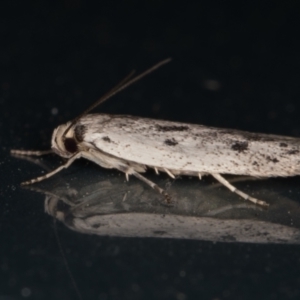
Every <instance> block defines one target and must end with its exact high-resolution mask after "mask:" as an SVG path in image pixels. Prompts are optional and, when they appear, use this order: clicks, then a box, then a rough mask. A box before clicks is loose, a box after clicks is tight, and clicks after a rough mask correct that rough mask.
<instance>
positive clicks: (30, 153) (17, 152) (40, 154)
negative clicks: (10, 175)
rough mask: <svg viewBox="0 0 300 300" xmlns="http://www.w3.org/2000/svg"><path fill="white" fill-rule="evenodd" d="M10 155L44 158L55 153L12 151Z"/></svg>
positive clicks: (49, 151)
mask: <svg viewBox="0 0 300 300" xmlns="http://www.w3.org/2000/svg"><path fill="white" fill-rule="evenodd" d="M10 153H11V154H13V155H26V156H42V155H46V154H51V153H53V151H52V150H44V151H31V150H10Z"/></svg>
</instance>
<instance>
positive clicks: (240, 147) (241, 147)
mask: <svg viewBox="0 0 300 300" xmlns="http://www.w3.org/2000/svg"><path fill="white" fill-rule="evenodd" d="M231 149H232V150H234V151H237V152H243V151H246V150H248V142H235V143H234V144H232V145H231Z"/></svg>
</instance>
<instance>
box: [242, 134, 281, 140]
mask: <svg viewBox="0 0 300 300" xmlns="http://www.w3.org/2000/svg"><path fill="white" fill-rule="evenodd" d="M240 135H241V136H243V137H244V138H246V139H248V140H249V141H263V142H275V141H276V139H274V138H273V137H272V136H268V135H266V134H259V133H252V132H244V133H242V132H240Z"/></svg>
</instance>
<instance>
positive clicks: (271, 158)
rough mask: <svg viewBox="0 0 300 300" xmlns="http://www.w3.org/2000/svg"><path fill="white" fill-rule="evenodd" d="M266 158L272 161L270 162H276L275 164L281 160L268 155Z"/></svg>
mask: <svg viewBox="0 0 300 300" xmlns="http://www.w3.org/2000/svg"><path fill="white" fill-rule="evenodd" d="M266 159H267V161H270V162H272V163H274V164H276V163H278V162H279V160H278V159H277V158H276V157H275V158H273V157H271V156H266Z"/></svg>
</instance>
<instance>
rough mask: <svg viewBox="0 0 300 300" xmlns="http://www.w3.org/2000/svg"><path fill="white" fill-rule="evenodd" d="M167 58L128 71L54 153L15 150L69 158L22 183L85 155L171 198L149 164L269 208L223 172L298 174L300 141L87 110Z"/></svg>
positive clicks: (59, 136)
mask: <svg viewBox="0 0 300 300" xmlns="http://www.w3.org/2000/svg"><path fill="white" fill-rule="evenodd" d="M169 61H170V59H167V60H164V61H162V62H160V63H159V64H157V65H155V66H154V67H152V68H151V69H149V70H147V71H146V72H144V73H142V74H141V75H139V76H136V77H135V78H133V79H131V80H129V77H131V76H132V74H130V75H129V76H128V77H127V78H125V79H124V80H123V81H122V82H121V83H120V84H119V85H117V86H116V87H115V88H114V89H112V90H111V91H110V92H109V93H108V94H106V95H104V96H103V97H102V98H101V99H99V100H98V101H97V102H96V103H95V104H94V105H92V107H90V108H89V109H88V110H87V111H85V112H84V113H83V114H82V115H80V116H79V117H77V118H76V119H75V120H73V121H72V122H68V123H66V124H63V125H60V126H59V127H57V128H56V129H55V130H54V132H53V135H52V147H51V148H52V150H51V151H22V150H12V151H11V152H12V153H13V154H19V155H43V154H46V153H49V152H54V153H56V154H58V155H59V156H61V157H64V158H67V159H68V160H67V162H66V163H65V164H64V165H62V166H60V167H59V168H57V169H55V170H53V171H52V172H50V173H48V174H46V175H44V176H41V177H38V178H36V179H32V180H30V181H26V182H23V184H24V185H27V184H31V183H35V182H39V181H42V180H44V179H46V178H49V177H51V176H52V175H54V174H56V173H58V172H59V171H61V170H62V169H64V168H68V167H69V166H70V165H71V164H72V163H73V162H74V161H75V160H76V159H78V158H85V159H88V160H90V161H93V162H94V163H96V164H98V165H100V166H101V167H104V168H109V169H112V168H113V169H117V170H119V171H122V172H124V173H125V176H126V178H127V180H128V178H129V175H134V176H135V177H137V178H139V179H140V180H142V181H144V182H145V183H147V184H148V185H150V186H151V187H152V188H154V189H155V190H157V191H158V192H159V193H161V194H163V195H164V196H165V199H166V201H167V202H168V203H169V202H170V197H169V195H168V194H167V193H166V192H165V191H164V190H163V189H162V188H160V187H159V186H158V185H156V184H155V183H153V182H151V181H150V180H148V179H147V178H145V177H144V176H142V175H141V173H144V172H145V171H146V169H147V168H152V169H154V170H155V172H156V173H158V172H165V173H167V174H168V175H169V176H170V177H172V178H175V176H176V175H189V176H199V178H200V179H201V177H202V176H203V175H211V176H213V177H214V178H215V179H216V180H218V181H219V182H220V183H222V184H223V185H224V186H226V187H227V188H228V189H230V190H231V191H232V192H235V193H237V194H238V195H240V196H241V197H242V198H244V199H245V200H249V201H251V202H253V203H255V204H259V205H263V206H268V204H267V203H266V202H264V201H261V200H258V199H256V198H253V197H251V196H249V195H247V194H245V193H244V192H242V191H240V190H238V189H236V188H235V187H234V186H233V185H231V184H230V183H229V182H228V181H227V180H226V179H225V178H224V177H223V176H222V175H221V174H234V175H248V176H255V177H275V176H282V177H286V176H293V175H299V174H300V155H299V150H300V139H298V138H292V137H284V136H277V135H267V134H259V133H249V132H243V131H237V130H231V129H220V128H212V127H207V126H203V125H195V124H184V123H178V122H170V121H162V120H153V119H146V118H139V117H133V116H127V115H108V114H87V113H88V112H89V111H90V110H91V109H93V108H94V107H96V106H97V105H99V104H100V103H102V102H104V101H105V100H107V99H108V98H110V97H111V96H113V95H115V94H116V93H117V92H119V91H121V90H123V89H124V88H126V87H128V86H129V85H131V84H132V83H134V82H136V81H137V80H139V79H140V78H142V77H144V76H145V75H147V74H149V73H150V72H152V71H153V70H154V69H157V68H158V67H160V66H161V65H163V64H166V63H167V62H169Z"/></svg>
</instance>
